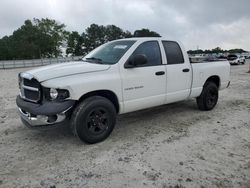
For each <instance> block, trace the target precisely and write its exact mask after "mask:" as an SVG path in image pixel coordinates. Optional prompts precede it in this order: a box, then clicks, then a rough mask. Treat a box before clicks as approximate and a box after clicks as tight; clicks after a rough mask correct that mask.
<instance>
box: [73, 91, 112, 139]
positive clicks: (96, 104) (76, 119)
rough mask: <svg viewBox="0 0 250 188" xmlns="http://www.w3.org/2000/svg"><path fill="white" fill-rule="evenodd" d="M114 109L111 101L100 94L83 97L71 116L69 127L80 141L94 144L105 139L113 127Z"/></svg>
mask: <svg viewBox="0 0 250 188" xmlns="http://www.w3.org/2000/svg"><path fill="white" fill-rule="evenodd" d="M115 122H116V110H115V107H114V105H113V103H112V102H111V101H110V100H108V99H106V98H104V97H100V96H94V97H90V98H87V99H85V100H84V101H83V102H82V103H80V104H79V105H78V106H77V107H76V109H75V110H74V112H73V114H72V116H71V128H72V131H73V133H75V134H76V135H77V136H78V137H79V138H80V139H81V140H82V141H84V142H87V143H89V144H94V143H97V142H101V141H103V140H105V139H106V138H107V137H108V136H109V135H110V134H111V132H112V130H113V129H114V126H115Z"/></svg>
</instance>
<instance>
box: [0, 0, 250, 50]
mask: <svg viewBox="0 0 250 188" xmlns="http://www.w3.org/2000/svg"><path fill="white" fill-rule="evenodd" d="M34 17H35V18H45V17H48V18H50V19H55V20H57V21H59V22H61V23H64V24H66V25H67V29H68V30H70V31H72V30H76V31H78V32H80V33H82V32H83V31H84V30H85V29H86V27H88V26H89V25H90V24H91V23H96V24H102V25H107V24H114V25H117V26H118V27H121V28H122V29H124V30H129V31H131V32H133V31H134V30H136V29H141V28H149V29H151V30H154V31H156V32H158V33H159V34H160V35H162V36H164V37H166V38H171V39H178V40H180V41H182V42H183V43H184V45H185V46H186V48H187V49H196V48H197V46H199V48H201V49H205V48H214V47H217V46H220V47H222V48H224V49H229V48H244V49H246V50H249V51H250V0H1V1H0V37H3V36H4V35H10V34H12V32H13V31H14V30H15V29H17V28H18V27H20V26H21V25H22V24H23V22H24V20H26V19H32V18H34Z"/></svg>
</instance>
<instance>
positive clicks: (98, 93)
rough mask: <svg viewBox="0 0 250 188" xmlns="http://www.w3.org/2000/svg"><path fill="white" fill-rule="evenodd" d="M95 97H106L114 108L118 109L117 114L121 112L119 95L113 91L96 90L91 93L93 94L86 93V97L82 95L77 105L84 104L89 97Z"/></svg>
mask: <svg viewBox="0 0 250 188" xmlns="http://www.w3.org/2000/svg"><path fill="white" fill-rule="evenodd" d="M93 96H101V97H104V98H106V99H108V100H110V101H111V102H112V103H113V104H114V106H115V109H116V112H117V113H119V111H120V106H119V101H118V97H117V95H116V94H115V93H114V92H113V91H111V90H95V91H91V92H88V93H85V94H84V95H82V96H81V97H80V98H79V100H78V102H77V103H80V102H82V101H83V100H85V99H87V98H89V97H93Z"/></svg>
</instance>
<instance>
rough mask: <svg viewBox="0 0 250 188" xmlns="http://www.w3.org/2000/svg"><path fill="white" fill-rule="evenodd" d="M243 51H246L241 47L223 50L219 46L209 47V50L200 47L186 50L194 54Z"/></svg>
mask: <svg viewBox="0 0 250 188" xmlns="http://www.w3.org/2000/svg"><path fill="white" fill-rule="evenodd" d="M244 52H247V51H245V50H243V49H238V48H235V49H231V50H223V49H221V48H220V47H216V48H214V49H211V50H201V49H197V50H189V51H188V54H190V55H195V54H219V53H230V54H235V53H237V54H238V53H239V54H241V53H244Z"/></svg>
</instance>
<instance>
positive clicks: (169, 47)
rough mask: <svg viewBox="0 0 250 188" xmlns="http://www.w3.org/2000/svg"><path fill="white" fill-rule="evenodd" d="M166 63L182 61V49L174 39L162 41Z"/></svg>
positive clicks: (179, 62)
mask: <svg viewBox="0 0 250 188" xmlns="http://www.w3.org/2000/svg"><path fill="white" fill-rule="evenodd" d="M162 44H163V47H164V50H165V53H166V56H167V61H168V65H172V64H181V63H184V57H183V54H182V50H181V48H180V46H179V44H178V43H177V42H174V41H162Z"/></svg>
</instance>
